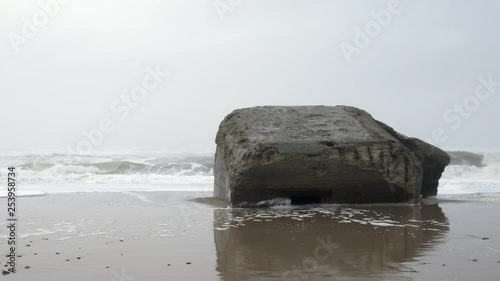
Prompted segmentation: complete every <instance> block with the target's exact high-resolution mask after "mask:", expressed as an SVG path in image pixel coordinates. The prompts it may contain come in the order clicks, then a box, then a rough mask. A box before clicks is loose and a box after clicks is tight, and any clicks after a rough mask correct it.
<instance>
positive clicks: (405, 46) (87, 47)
mask: <svg viewBox="0 0 500 281" xmlns="http://www.w3.org/2000/svg"><path fill="white" fill-rule="evenodd" d="M54 1H55V0H41V2H42V3H47V2H50V3H51V4H52V5H48V6H47V7H45V8H44V7H41V6H40V4H39V0H33V1H32V0H22V1H19V0H0V94H1V97H2V100H1V102H0V118H1V120H2V121H1V123H0V132H1V136H2V138H1V140H0V144H1V146H0V150H1V151H13V150H35V151H36V150H40V149H66V148H67V147H75V146H77V144H78V143H80V142H81V141H82V140H85V139H86V137H85V136H84V134H83V133H82V130H94V129H97V128H99V123H100V122H102V121H103V120H109V121H111V122H112V125H110V124H107V125H108V126H112V127H113V128H114V130H113V131H112V132H110V133H106V132H105V133H103V138H102V141H101V142H99V144H98V145H95V147H94V149H96V150H125V149H133V150H143V149H144V150H191V151H197V150H200V151H201V150H211V149H214V148H215V144H214V139H215V133H216V131H217V128H218V125H219V123H220V121H221V120H222V119H223V117H224V116H225V115H226V114H228V113H229V112H231V111H232V110H233V109H236V108H241V107H250V106H256V105H319V104H324V105H338V104H346V105H353V106H357V107H360V108H363V109H365V110H367V111H368V112H370V113H371V114H372V115H373V116H374V117H375V118H377V119H379V120H381V121H384V122H386V123H387V124H389V125H392V126H394V127H395V128H396V129H397V130H399V131H400V132H402V133H404V134H407V135H411V136H416V137H419V138H422V139H431V138H432V134H433V133H432V132H433V131H435V130H436V129H438V130H440V133H439V134H438V135H439V140H440V141H439V145H440V146H442V147H444V148H448V149H457V148H463V149H466V148H481V149H496V148H500V143H499V142H500V130H498V119H499V117H500V111H499V108H500V87H498V86H492V85H495V84H494V83H493V84H492V83H489V87H488V86H484V83H483V84H481V82H480V79H479V77H483V78H484V79H485V80H488V79H491V80H493V81H499V82H500V52H499V50H500V36H499V33H498V32H499V31H498V28H499V27H500V17H499V16H498V11H499V10H500V2H498V1H494V0H491V1H486V0H483V1H468V0H455V1H453V0H440V1H431V0H418V1H416V0H414V1H410V0H401V1H399V4H398V3H392V2H391V1H390V0H383V1H382V0H380V1H379V0H377V1H373V0H372V1H361V0H359V1H354V0H344V1H335V0H307V1H306V0H216V1H214V0H140V1H139V0H137V1H132V0H105V1H102V0H72V1H68V3H66V4H63V3H62V2H63V1H62V0H61V3H59V2H54ZM66 1H67V0H66ZM392 1H395V0H392ZM54 3H55V4H54ZM391 5H392V6H391ZM389 7H390V8H389ZM216 8H217V9H216ZM381 11H385V12H381ZM387 13H389V14H390V18H388V17H387ZM44 15H45V16H44ZM34 16H35V18H33V17H34ZM384 16H385V17H384ZM377 19H378V21H377ZM30 25H33V26H34V27H35V31H34V30H33V29H32V28H31V29H30ZM33 26H31V27H33ZM377 26H378V27H377ZM356 28H359V29H360V30H365V31H366V30H367V29H366V28H368V30H369V32H371V35H366V36H368V38H369V42H368V43H367V44H364V45H360V44H357V43H356V41H355V37H356V36H357V37H360V36H361V37H363V36H364V35H359V34H358V33H357V32H356ZM370 28H372V29H370ZM377 28H378V29H377ZM365 31H363V33H365ZM358 39H359V38H358ZM365 39H366V38H365ZM358 41H359V40H358ZM358 43H359V42H358ZM364 43H366V42H364ZM346 44H347V45H348V46H350V47H349V48H350V49H349V50H351V51H352V50H354V49H353V48H356V50H357V51H356V53H352V54H351V55H350V56H348V57H349V59H350V60H351V61H350V62H349V59H348V58H347V57H346V56H345V54H344V53H343V51H342V46H344V48H345V46H347V45H346ZM16 49H17V51H16ZM148 67H149V69H150V70H149V71H151V69H155V68H159V69H160V70H161V72H167V71H168V72H169V73H170V76H169V77H168V78H165V79H163V80H161V79H160V80H161V81H160V83H157V84H158V85H157V87H155V88H154V89H152V90H148V92H147V98H146V99H145V100H143V101H141V102H135V103H134V104H133V106H134V107H135V108H130V106H129V105H128V104H127V107H129V109H128V111H129V112H128V114H125V108H123V106H125V104H126V103H125V102H123V101H122V100H121V98H122V97H121V96H122V95H126V96H130V95H131V91H132V89H134V87H136V86H141V85H142V84H143V80H144V79H149V78H148V77H147V76H148V75H150V74H149V73H150V72H148V70H147V69H148ZM490 75H491V77H490V78H488V77H489V76H490ZM484 79H483V81H484ZM150 82H151V81H150ZM153 84H154V83H153ZM487 84H488V83H487ZM480 85H483V86H480ZM478 87H479V88H480V91H482V92H480V93H481V96H480V97H481V99H479V98H477V97H475V96H474V95H475V91H476V89H477V88H478ZM481 87H482V88H481ZM488 89H489V90H488ZM464 102H465V103H466V107H465V109H463V112H461V113H459V112H458V111H457V109H456V108H454V105H456V104H463V103H464ZM113 106H114V109H113ZM118 108H121V110H118ZM443 115H446V116H447V118H445V119H444V118H443ZM443 135H444V136H445V137H443Z"/></svg>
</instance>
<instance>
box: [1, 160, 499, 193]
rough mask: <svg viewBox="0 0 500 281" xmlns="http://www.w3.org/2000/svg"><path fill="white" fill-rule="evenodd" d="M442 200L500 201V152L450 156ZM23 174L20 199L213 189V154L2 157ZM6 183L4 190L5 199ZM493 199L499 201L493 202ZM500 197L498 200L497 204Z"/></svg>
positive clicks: (4, 171)
mask: <svg viewBox="0 0 500 281" xmlns="http://www.w3.org/2000/svg"><path fill="white" fill-rule="evenodd" d="M450 154H451V155H452V163H451V164H450V165H449V166H448V167H447V168H446V170H445V172H444V174H443V177H442V178H441V181H440V186H439V194H438V198H445V199H450V198H451V199H467V198H476V199H477V198H478V197H480V198H483V199H486V200H489V199H491V200H498V197H500V152H473V153H470V152H450ZM9 166H14V167H16V169H17V173H18V177H17V182H18V186H19V187H18V191H19V192H18V195H20V196H23V195H41V194H44V193H78V192H131V191H197V192H203V193H205V194H207V195H209V194H211V192H212V190H213V153H205V154H193V153H190V154H180V153H166V152H130V151H128V152H121V153H106V152H101V153H96V154H94V155H87V156H81V155H68V154H63V153H52V152H43V153H26V152H22V153H20V152H18V153H9V154H3V155H0V178H2V179H5V178H6V176H7V172H8V170H7V167H9ZM5 193H6V184H5V185H3V186H2V185H0V196H5ZM492 198H493V199H492ZM495 198H496V199H495Z"/></svg>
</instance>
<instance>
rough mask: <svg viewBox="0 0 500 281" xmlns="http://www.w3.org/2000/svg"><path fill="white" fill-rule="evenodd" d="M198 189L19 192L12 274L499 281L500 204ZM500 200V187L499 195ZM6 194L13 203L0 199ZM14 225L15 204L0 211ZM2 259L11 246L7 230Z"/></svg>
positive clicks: (0, 261) (0, 240) (0, 246)
mask: <svg viewBox="0 0 500 281" xmlns="http://www.w3.org/2000/svg"><path fill="white" fill-rule="evenodd" d="M200 195H203V194H199V193H196V192H128V193H79V194H78V193H72V194H49V195H46V196H40V197H26V198H20V200H19V204H20V205H19V211H18V216H19V219H20V221H19V230H18V250H17V255H18V257H17V265H16V268H17V273H16V274H8V275H3V276H2V278H3V279H4V280H117V281H124V280H130V281H131V280H224V281H232V280H498V278H499V277H500V220H498V216H497V215H498V214H499V213H500V212H499V211H500V204H499V203H498V202H499V201H498V200H488V199H489V197H488V196H486V197H485V196H480V197H477V198H475V197H474V196H471V197H469V198H468V199H467V200H455V199H453V200H451V199H450V200H427V201H423V202H422V203H420V204H418V205H411V206H410V205H405V204H401V205H391V206H384V205H364V206H334V205H332V206H307V207H306V206H302V207H290V206H276V207H273V208H268V209H228V208H225V207H224V204H223V203H221V202H220V201H217V200H214V199H210V198H205V196H200ZM491 197H493V198H498V194H497V195H491ZM0 204H4V205H5V204H6V199H5V198H1V199H0ZM0 220H1V223H0V226H1V228H2V229H5V228H6V225H7V223H6V214H4V213H2V214H1V216H0ZM0 235H1V237H0V254H1V255H2V257H3V258H0V267H1V268H2V269H5V268H6V267H5V265H6V259H7V258H6V257H5V256H6V255H7V254H8V245H7V236H6V231H2V232H1V233H0Z"/></svg>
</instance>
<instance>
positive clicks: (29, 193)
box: [0, 190, 46, 198]
mask: <svg viewBox="0 0 500 281" xmlns="http://www.w3.org/2000/svg"><path fill="white" fill-rule="evenodd" d="M45 194H46V193H45V192H42V191H37V190H19V191H17V192H16V197H30V196H43V195H45ZM8 196H9V192H8V191H7V190H0V198H6V197H8Z"/></svg>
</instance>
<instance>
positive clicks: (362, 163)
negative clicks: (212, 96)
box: [214, 106, 449, 205]
mask: <svg viewBox="0 0 500 281" xmlns="http://www.w3.org/2000/svg"><path fill="white" fill-rule="evenodd" d="M216 143H217V151H216V155H215V165H214V173H215V189H214V194H215V196H216V197H218V198H221V199H223V200H225V201H227V202H229V203H230V204H231V205H238V204H240V203H244V202H246V203H256V202H260V201H263V200H269V199H273V198H277V197H285V198H291V200H292V203H307V202H321V203H369V202H370V203H372V202H408V201H412V200H416V199H418V198H420V195H421V194H422V191H423V190H424V191H425V194H426V195H429V194H430V195H432V194H433V193H434V188H435V189H436V190H437V181H438V180H439V177H440V175H441V173H442V170H443V169H444V167H445V166H446V165H447V164H448V163H447V162H446V160H447V161H448V162H449V157H448V156H447V154H446V153H444V152H443V153H444V155H445V156H444V155H441V150H439V149H437V148H435V147H434V146H431V145H429V144H427V143H425V142H422V141H420V140H417V139H411V138H407V137H405V136H403V135H400V134H398V133H397V132H395V131H394V130H392V129H391V128H390V127H388V126H386V125H385V124H383V123H380V122H378V121H376V120H374V119H373V118H372V117H371V115H370V114H368V113H367V112H365V111H363V110H360V109H357V108H354V107H348V106H335V107H327V106H300V107H280V106H276V107H274V106H273V107H254V108H246V109H239V110H235V111H233V112H232V113H231V114H229V115H228V116H226V118H225V119H224V120H223V121H222V123H221V125H220V127H219V131H218V133H217V138H216ZM442 157H444V158H446V157H448V158H447V159H444V158H443V159H441V158H442ZM438 158H439V159H438ZM421 159H423V162H422V161H421ZM436 159H437V160H436ZM438 160H442V161H438ZM426 175H428V177H425V176H426ZM438 175H439V176H438ZM422 187H424V189H422ZM428 189H429V190H428Z"/></svg>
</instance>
